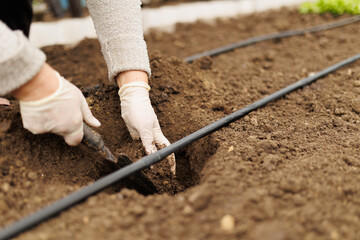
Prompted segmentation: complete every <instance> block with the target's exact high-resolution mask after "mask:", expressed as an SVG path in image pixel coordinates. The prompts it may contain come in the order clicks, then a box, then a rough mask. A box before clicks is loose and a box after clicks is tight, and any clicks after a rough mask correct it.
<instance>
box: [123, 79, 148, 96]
mask: <svg viewBox="0 0 360 240" xmlns="http://www.w3.org/2000/svg"><path fill="white" fill-rule="evenodd" d="M130 87H143V88H145V89H146V90H148V91H150V89H151V87H150V86H149V84H146V83H144V82H131V83H127V84H124V85H123V86H122V87H121V88H120V89H119V92H118V94H119V96H121V94H122V93H123V92H124V91H125V89H127V88H130Z"/></svg>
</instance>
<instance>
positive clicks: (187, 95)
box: [0, 9, 360, 240]
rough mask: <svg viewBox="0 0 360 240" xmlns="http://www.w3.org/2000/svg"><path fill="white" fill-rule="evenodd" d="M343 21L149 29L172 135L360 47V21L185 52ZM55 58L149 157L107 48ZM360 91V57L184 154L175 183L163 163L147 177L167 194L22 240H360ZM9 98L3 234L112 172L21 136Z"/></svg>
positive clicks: (112, 196) (123, 200) (72, 151)
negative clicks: (216, 52) (125, 112)
mask: <svg viewBox="0 0 360 240" xmlns="http://www.w3.org/2000/svg"><path fill="white" fill-rule="evenodd" d="M334 20H337V19H335V18H333V17H332V16H330V15H324V16H318V15H306V16H305V15H300V14H298V13H297V12H295V11H293V10H288V9H282V10H279V11H271V12H266V13H259V14H254V15H250V16H244V17H239V18H236V19H235V18H234V19H230V20H218V21H216V22H214V23H211V24H206V23H202V22H198V23H196V24H193V25H179V26H178V27H177V30H176V32H175V33H174V34H167V33H158V32H153V33H151V34H149V35H147V36H146V39H147V42H148V47H149V52H150V55H151V67H152V71H153V74H152V78H151V86H152V91H151V99H152V103H153V105H154V108H155V111H156V112H157V115H158V118H159V121H160V124H161V126H162V129H163V131H164V133H165V135H166V136H167V137H168V138H169V139H170V141H172V142H174V141H176V140H178V139H180V138H182V137H184V136H186V135H188V134H189V133H191V132H193V131H195V130H197V129H199V128H201V127H203V126H206V125H207V124H209V123H212V122H214V121H216V120H217V119H220V118H221V117H224V116H226V115H227V114H229V113H231V112H233V111H235V110H238V109H240V108H242V107H244V106H246V105H248V104H250V103H252V102H254V101H256V100H258V99H260V98H262V97H264V96H266V95H268V94H270V93H273V92H275V91H277V90H279V89H281V88H283V87H285V86H287V85H289V84H291V83H294V82H296V81H297V80H299V79H301V78H303V77H306V76H308V75H309V74H311V73H312V72H317V71H320V70H322V69H324V68H325V67H328V66H330V65H332V64H334V63H336V62H339V61H341V60H343V59H345V58H348V57H350V56H352V55H354V54H356V53H359V52H360V42H359V37H360V28H359V27H360V24H359V23H355V24H351V25H348V26H346V27H342V28H339V29H335V30H329V31H325V32H321V33H317V34H308V35H306V36H298V37H291V38H288V39H283V40H281V41H268V42H264V43H259V44H256V45H253V46H249V47H246V48H243V49H237V50H235V51H233V52H230V53H227V54H224V55H220V56H218V57H215V58H212V59H209V58H203V59H200V60H197V61H195V62H194V63H193V64H187V63H185V62H183V61H182V60H181V58H183V57H186V56H189V55H191V54H195V53H198V52H200V51H203V50H208V49H210V48H213V47H218V46H221V45H224V44H228V43H232V42H236V41H239V40H241V39H245V38H247V37H249V36H255V35H260V34H265V33H270V32H275V31H280V30H286V29H292V28H300V27H307V26H312V25H316V24H321V23H325V22H330V21H334ZM44 50H45V52H46V53H47V55H48V61H49V63H50V64H52V65H53V66H54V67H55V68H56V69H57V70H59V71H60V72H61V73H62V74H63V75H64V76H65V77H67V78H68V79H69V80H71V81H72V82H74V83H75V84H76V85H77V86H79V87H81V88H82V90H83V92H84V94H85V96H86V97H87V100H88V103H89V105H90V106H91V108H92V110H93V113H94V115H95V116H96V117H97V118H98V119H99V120H100V121H101V122H102V127H101V128H99V130H98V131H99V132H100V133H101V134H102V135H103V137H104V140H105V142H106V144H107V145H108V146H109V148H110V149H111V150H112V151H114V152H115V154H116V155H119V154H121V153H126V154H127V155H128V156H129V157H130V158H131V159H133V160H136V159H139V158H140V157H141V156H143V155H144V151H143V150H142V148H141V144H140V143H139V142H134V141H132V140H131V138H130V135H129V134H128V132H127V130H126V127H125V125H124V123H123V121H122V119H121V115H120V107H119V100H118V96H117V92H116V90H117V89H116V88H115V87H114V86H113V85H111V84H109V83H108V82H107V80H106V66H105V64H104V61H103V59H102V56H101V53H100V49H99V44H98V42H97V41H96V40H85V41H83V42H81V43H80V44H79V45H78V46H77V47H75V48H73V49H66V48H65V47H63V46H53V47H48V48H46V49H44ZM174 56H177V57H179V58H176V57H174ZM359 93H360V63H359V62H356V63H354V64H351V65H349V66H348V67H345V68H343V69H341V70H339V71H337V72H335V73H333V74H330V75H329V76H327V77H325V78H323V79H320V80H318V81H317V82H315V83H313V84H311V85H310V86H307V87H305V88H304V89H301V90H298V91H296V92H294V93H291V94H289V95H288V96H286V97H284V98H282V99H280V100H278V101H276V102H274V103H271V104H269V105H268V106H266V107H265V108H262V109H259V110H257V111H256V112H253V113H251V114H249V115H248V116H246V117H244V118H242V119H240V120H238V121H236V122H234V123H232V124H230V125H229V126H228V127H226V128H224V129H222V130H220V131H218V132H216V133H214V134H212V135H211V136H208V137H206V138H204V139H202V140H200V141H197V142H195V143H194V144H192V145H191V146H189V147H187V148H186V149H183V150H181V151H180V152H178V153H177V154H176V156H177V162H178V168H177V171H178V175H177V177H176V178H172V177H171V175H170V173H169V168H168V166H167V164H166V162H163V163H160V164H159V165H157V166H156V167H155V168H154V169H151V170H146V171H145V172H146V174H147V176H149V177H150V178H151V179H153V180H154V182H155V184H156V186H157V188H158V190H159V193H158V194H154V195H150V196H143V195H141V194H139V193H137V192H136V191H135V190H129V189H122V190H121V186H120V185H117V186H114V187H112V188H110V189H107V190H106V191H104V192H103V193H100V194H98V195H96V196H93V197H91V198H89V199H88V200H87V201H86V202H84V203H82V204H80V205H78V206H76V207H74V208H72V209H70V210H69V211H66V212H64V213H62V214H61V215H60V216H57V217H55V218H53V219H51V220H49V221H47V222H45V223H43V224H41V225H40V226H39V227H37V228H35V229H33V230H31V231H28V232H26V233H24V234H22V235H20V236H19V237H18V239H254V240H255V239H259V240H260V239H261V240H262V239H269V240H286V239H290V240H297V239H299V240H300V239H307V240H311V239H333V240H335V239H354V240H355V239H360V230H359V226H360V200H359V199H360V184H359V182H360V160H359V159H360V158H359V147H360V134H359V130H360V129H359V123H360V117H359V114H360V107H359V106H360V98H359V96H358V95H359ZM11 103H12V105H11V106H0V112H1V114H0V123H1V125H0V126H1V127H0V139H1V154H0V170H1V171H0V176H1V183H0V226H1V227H4V226H6V225H8V224H11V223H12V222H14V221H16V220H18V219H20V218H22V217H24V216H26V215H28V214H30V213H32V212H34V211H36V210H37V209H40V208H42V207H44V206H46V205H48V204H50V203H51V202H53V201H55V200H57V199H59V198H61V197H64V196H66V195H67V194H69V193H70V192H73V191H75V190H77V189H79V188H81V187H82V186H84V185H87V184H90V183H91V182H93V181H95V180H96V179H98V178H99V177H101V176H103V175H104V174H106V173H108V172H110V171H111V170H112V169H111V168H110V166H109V165H107V164H105V163H104V162H103V160H102V159H101V157H100V156H99V155H97V154H96V153H95V152H93V151H92V150H89V149H87V148H86V147H84V146H79V147H74V148H72V147H68V146H67V145H65V143H63V140H62V139H61V138H60V137H57V136H54V135H51V134H46V135H41V136H34V135H32V134H30V133H29V132H27V131H25V130H23V129H22V125H21V119H20V115H19V113H18V106H17V104H16V102H15V101H11ZM226 215H227V216H226ZM229 215H230V216H229ZM225 216H226V217H225ZM233 223H234V225H233Z"/></svg>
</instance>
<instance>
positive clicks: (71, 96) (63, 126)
mask: <svg viewBox="0 0 360 240" xmlns="http://www.w3.org/2000/svg"><path fill="white" fill-rule="evenodd" d="M55 74H56V77H57V79H58V80H59V88H58V89H57V90H56V91H55V92H54V93H53V94H51V95H50V96H48V97H45V98H43V99H40V100H36V101H20V112H21V117H22V121H23V125H24V128H26V129H28V130H29V131H30V132H32V133H33V134H42V133H46V132H51V133H55V134H58V135H60V136H63V137H64V139H65V142H66V143H67V144H69V145H70V146H75V145H77V144H79V143H80V142H81V140H82V138H83V135H84V131H83V121H85V122H87V123H88V124H89V125H91V126H93V127H100V125H101V124H100V122H99V121H98V120H97V119H96V118H95V117H94V116H93V115H92V113H91V111H90V109H89V106H88V104H87V102H86V100H85V97H84V96H83V94H82V93H81V91H80V90H79V89H78V88H77V87H76V86H75V85H73V84H72V83H70V82H69V81H67V80H65V79H64V78H63V77H61V76H60V75H59V73H57V72H55Z"/></svg>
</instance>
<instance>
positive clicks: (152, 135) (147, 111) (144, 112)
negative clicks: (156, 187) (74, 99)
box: [119, 82, 176, 175]
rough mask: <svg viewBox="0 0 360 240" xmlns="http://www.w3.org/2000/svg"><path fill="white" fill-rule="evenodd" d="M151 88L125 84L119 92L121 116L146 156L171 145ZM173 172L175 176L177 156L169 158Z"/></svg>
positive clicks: (142, 83)
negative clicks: (157, 114)
mask: <svg viewBox="0 0 360 240" xmlns="http://www.w3.org/2000/svg"><path fill="white" fill-rule="evenodd" d="M149 91H150V86H149V85H148V84H146V83H144V82H131V83H127V84H124V85H123V86H122V87H121V88H120V90H119V96H120V101H121V116H122V118H123V119H124V121H125V124H126V126H127V128H128V130H129V132H130V135H131V137H132V138H133V139H135V140H137V139H139V138H140V139H141V141H142V144H143V146H144V148H145V152H146V154H151V153H154V152H156V151H157V147H158V148H159V149H162V148H164V147H167V146H169V145H170V142H169V141H168V140H167V139H166V137H165V136H164V134H163V133H162V131H161V129H160V125H159V121H158V119H157V117H156V114H155V112H154V109H153V107H152V106H151V102H150V98H149ZM167 159H168V161H169V164H170V169H171V172H172V173H173V174H174V175H175V171H176V162H175V155H174V154H171V155H170V156H168V157H167Z"/></svg>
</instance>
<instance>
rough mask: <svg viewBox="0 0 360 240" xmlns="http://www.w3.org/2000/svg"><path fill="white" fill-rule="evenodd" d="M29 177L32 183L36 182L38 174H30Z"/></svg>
mask: <svg viewBox="0 0 360 240" xmlns="http://www.w3.org/2000/svg"><path fill="white" fill-rule="evenodd" d="M27 176H28V178H29V179H30V180H32V181H34V180H36V179H37V174H36V172H29V173H28V175H27Z"/></svg>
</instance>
